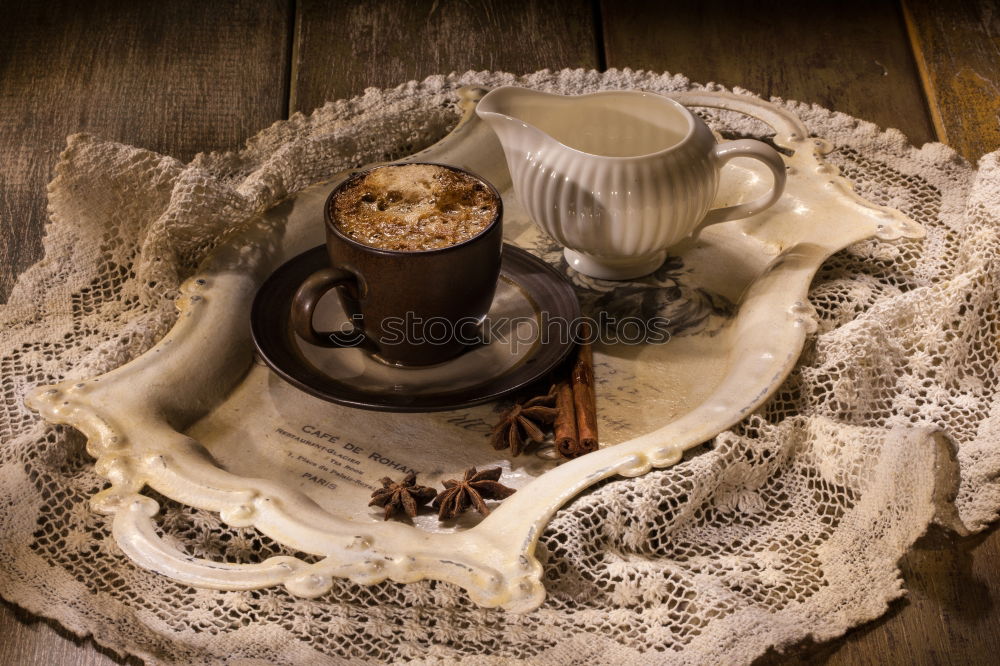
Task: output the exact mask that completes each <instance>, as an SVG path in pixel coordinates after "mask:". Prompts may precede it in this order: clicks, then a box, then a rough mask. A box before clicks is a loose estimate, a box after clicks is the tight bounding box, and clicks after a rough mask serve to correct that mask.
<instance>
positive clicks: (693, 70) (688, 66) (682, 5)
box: [601, 0, 935, 146]
mask: <svg viewBox="0 0 1000 666" xmlns="http://www.w3.org/2000/svg"><path fill="white" fill-rule="evenodd" d="M601 5H602V15H603V19H604V43H605V45H606V48H607V63H608V66H609V67H632V68H634V69H639V68H642V69H652V70H656V71H670V72H679V73H682V74H684V75H686V76H688V77H689V78H690V79H691V80H692V81H696V82H699V83H708V82H710V81H714V82H716V83H721V84H723V85H726V86H740V87H743V88H747V89H749V90H752V91H753V92H756V93H759V94H761V95H764V96H765V97H766V96H771V95H780V96H782V97H785V98H786V99H796V100H799V101H802V102H815V103H817V104H820V105H822V106H825V107H826V108H829V109H836V110H838V111H843V112H845V113H849V114H851V115H854V116H858V117H861V118H864V119H866V120H871V121H872V122H874V123H876V124H878V125H879V126H882V127H896V128H898V129H900V130H902V132H903V133H904V134H906V135H907V137H908V138H909V139H910V141H912V142H913V143H915V144H916V145H918V146H919V145H921V144H923V143H925V142H927V141H932V140H934V138H935V136H934V130H933V128H932V126H931V122H930V118H929V116H928V113H927V109H926V104H925V101H924V97H923V94H922V92H921V89H920V84H919V81H918V79H917V76H916V69H915V66H914V63H913V57H912V54H911V52H910V47H909V44H908V42H907V37H906V31H905V30H904V28H903V23H902V20H901V16H900V13H899V10H898V8H897V7H895V6H894V5H893V4H890V3H885V2H874V3H869V2H864V1H862V0H844V1H842V2H796V3H791V2H781V1H777V0H774V1H768V2H753V3H749V2H747V3H737V2H727V1H726V0H675V1H672V2H670V3H663V2H658V1H654V0H648V1H646V0H640V1H633V0H604V1H603V2H602V3H601Z"/></svg>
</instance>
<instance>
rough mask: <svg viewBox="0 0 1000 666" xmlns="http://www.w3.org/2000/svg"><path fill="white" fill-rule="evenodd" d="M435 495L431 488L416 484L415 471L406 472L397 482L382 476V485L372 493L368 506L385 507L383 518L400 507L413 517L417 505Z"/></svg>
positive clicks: (386, 517) (386, 518) (388, 516)
mask: <svg viewBox="0 0 1000 666" xmlns="http://www.w3.org/2000/svg"><path fill="white" fill-rule="evenodd" d="M435 496H437V491H436V490H434V489H433V488H429V487H427V486H418V485H417V473H416V472H407V474H406V476H405V477H403V480H402V481H399V482H396V481H393V480H392V479H390V478H389V477H387V476H386V477H383V478H382V487H381V488H379V489H378V490H376V491H375V492H373V493H372V501H371V502H369V503H368V506H382V507H385V516H384V518H383V520H389V519H390V518H392V516H393V515H394V514H395V513H396V512H397V511H399V510H400V509H402V510H403V512H404V513H405V514H406V515H407V516H409V517H410V518H413V517H415V516H416V515H417V507H419V506H421V505H423V504H427V503H428V502H430V501H431V500H432V499H434V497H435Z"/></svg>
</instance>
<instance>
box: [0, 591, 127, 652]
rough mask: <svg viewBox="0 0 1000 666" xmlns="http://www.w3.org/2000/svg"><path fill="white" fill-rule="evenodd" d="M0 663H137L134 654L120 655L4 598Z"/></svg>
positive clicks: (0, 618)
mask: <svg viewBox="0 0 1000 666" xmlns="http://www.w3.org/2000/svg"><path fill="white" fill-rule="evenodd" d="M0 664H11V665H12V666H13V665H14V664H16V665H17V666H51V665H57V666H58V665H60V664H73V665H74V666H113V665H114V664H127V665H128V666H138V665H139V664H142V660H141V659H139V658H137V657H128V658H126V659H121V658H120V657H118V656H117V655H115V654H114V653H112V652H110V651H108V650H105V649H104V648H99V647H97V646H96V645H95V644H94V643H93V641H91V640H89V639H81V638H77V637H76V636H74V635H73V634H71V633H70V632H69V631H67V630H66V629H63V628H62V627H61V626H60V625H59V624H58V623H57V622H54V621H52V620H44V619H42V618H39V617H35V616H33V615H31V614H30V613H28V612H27V611H24V610H22V609H20V608H17V607H16V606H13V605H11V604H8V603H7V602H0Z"/></svg>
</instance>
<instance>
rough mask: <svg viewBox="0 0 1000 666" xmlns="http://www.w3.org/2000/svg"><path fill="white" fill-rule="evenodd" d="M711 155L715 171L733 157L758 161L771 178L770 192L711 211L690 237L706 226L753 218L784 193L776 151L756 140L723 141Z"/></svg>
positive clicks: (784, 175)
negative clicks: (772, 178) (712, 155)
mask: <svg viewBox="0 0 1000 666" xmlns="http://www.w3.org/2000/svg"><path fill="white" fill-rule="evenodd" d="M713 153H714V156H715V162H716V167H717V168H719V169H722V166H723V165H724V164H725V163H726V162H728V161H729V160H731V159H733V158H734V157H752V158H754V159H755V160H760V161H761V162H763V163H764V164H765V165H766V166H767V168H769V169H770V170H771V173H772V174H773V175H774V184H773V185H772V186H771V190H770V191H769V192H768V193H767V194H764V195H763V196H760V197H757V198H756V199H754V200H753V201H747V202H746V203H739V204H736V205H734V206H724V207H722V208H713V209H712V210H710V211H708V214H707V215H706V216H705V219H703V220H702V221H701V223H700V224H699V225H698V226H697V228H696V229H695V231H694V236H697V235H698V234H699V233H701V230H702V229H704V228H705V227H707V226H708V225H710V224H717V223H719V222H727V221H729V220H736V219H739V218H742V217H750V216H751V215H755V214H757V213H759V212H761V211H762V210H766V209H768V208H770V207H771V206H772V205H774V203H775V202H776V201H777V200H778V199H779V198H780V197H781V194H782V192H784V191H785V180H787V176H786V174H785V162H784V161H783V160H782V159H781V155H780V154H779V153H778V151H777V150H775V149H774V148H772V147H771V146H769V145H767V144H766V143H764V142H763V141H757V140H755V139H739V140H737V141H726V142H724V143H720V144H716V146H715V148H713Z"/></svg>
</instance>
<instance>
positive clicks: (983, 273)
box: [0, 70, 1000, 664]
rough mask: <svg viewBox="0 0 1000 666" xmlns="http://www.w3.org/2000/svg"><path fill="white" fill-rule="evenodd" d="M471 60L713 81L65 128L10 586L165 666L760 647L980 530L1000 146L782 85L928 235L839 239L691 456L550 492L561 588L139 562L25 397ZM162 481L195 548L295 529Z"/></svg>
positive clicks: (78, 363) (2, 419)
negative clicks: (124, 128) (932, 550)
mask: <svg viewBox="0 0 1000 666" xmlns="http://www.w3.org/2000/svg"><path fill="white" fill-rule="evenodd" d="M469 84H474V85H483V86H496V85H502V84H516V85H526V86H531V87H537V88H541V89H546V90H552V91H556V92H561V93H583V92H589V91H594V90H599V89H604V88H643V89H647V90H653V91H661V92H670V91H679V90H685V89H689V88H694V87H697V86H693V85H692V84H690V83H689V82H688V80H687V79H685V78H684V77H682V76H670V75H657V74H652V73H644V72H633V71H630V70H613V71H610V72H606V73H597V72H593V71H584V70H573V71H570V70H567V71H563V72H558V73H552V72H548V71H544V72H538V73H536V74H533V75H530V76H527V77H520V78H519V77H514V76H512V75H509V74H501V73H471V72H470V73H467V74H464V75H461V76H456V75H452V76H447V77H445V76H435V77H431V78H429V79H427V80H425V81H423V82H421V83H416V82H411V83H408V84H406V85H403V86H400V87H398V88H395V89H392V90H376V89H369V90H368V91H366V93H365V94H364V95H363V96H361V97H358V98H355V99H352V100H349V101H339V102H335V103H329V104H327V105H326V106H324V107H323V108H321V109H319V110H317V111H316V112H314V113H313V114H312V115H310V116H303V115H301V114H296V115H295V116H293V117H292V118H291V119H290V120H288V121H284V122H279V123H276V124H275V125H273V126H272V127H270V128H268V129H266V130H264V131H263V132H261V133H260V134H259V135H258V136H257V137H255V138H254V139H252V140H251V141H250V142H249V143H248V144H247V146H246V148H245V149H244V150H242V151H239V152H236V153H225V154H203V155H199V156H197V157H196V158H195V159H194V160H193V161H192V162H191V163H189V164H183V163H181V162H179V161H177V160H174V159H172V158H170V157H166V156H162V155H157V154H155V153H152V152H149V151H146V150H142V149H139V148H133V147H129V146H123V145H120V144H116V143H111V142H107V141H102V140H99V139H97V138H94V137H90V136H85V135H76V136H73V137H70V140H69V144H68V147H67V149H66V151H65V152H64V153H63V154H62V156H61V158H60V160H59V163H58V165H57V169H56V173H57V176H56V178H55V180H54V181H53V182H52V184H51V185H50V187H49V201H50V209H49V210H50V218H51V222H50V224H49V226H48V227H47V235H46V238H45V258H44V259H43V260H42V261H41V262H39V263H38V264H36V265H35V266H33V267H32V268H31V269H29V270H28V271H26V272H25V273H24V274H23V275H22V276H21V278H20V279H19V281H18V283H17V285H16V286H15V289H14V291H13V292H12V294H11V297H10V300H9V303H8V304H7V305H5V306H0V325H2V327H3V329H4V331H5V335H4V336H3V339H2V341H0V373H2V376H3V401H2V403H0V437H2V439H3V443H4V445H3V447H2V448H0V483H2V491H0V498H2V502H3V509H2V510H0V571H2V576H0V594H2V595H3V596H4V597H5V598H7V599H9V600H11V601H13V602H15V603H17V604H19V605H21V606H23V607H25V608H27V609H28V610H30V611H32V612H34V613H37V614H40V615H44V616H47V617H50V618H54V619H56V620H58V621H59V622H60V623H61V624H63V625H64V626H66V627H67V628H68V629H70V630H71V631H73V632H75V633H77V634H81V635H86V634H92V635H93V636H94V638H95V639H96V640H97V642H98V643H100V644H102V645H104V646H107V647H108V648H111V649H113V650H116V651H119V652H123V653H130V654H135V655H138V656H140V657H143V658H144V659H147V660H148V661H150V662H155V663H176V664H199V663H217V662H219V661H222V660H226V661H228V662H229V663H246V664H249V663H258V662H259V663H269V664H297V663H311V664H316V663H341V662H343V661H345V660H359V661H360V660H373V661H378V660H381V661H399V660H415V661H421V662H428V661H431V662H432V661H436V660H444V661H468V662H470V663H493V662H497V663H500V662H508V661H510V660H511V659H519V658H523V659H529V658H530V659H531V661H532V663H564V662H566V661H569V660H571V659H573V658H577V659H579V658H581V657H585V658H586V659H587V660H588V661H597V662H603V663H628V662H633V661H636V660H639V659H650V658H655V659H657V660H658V661H660V662H669V663H677V664H688V663H690V664H695V663H712V662H722V661H724V662H726V663H740V662H748V661H750V660H752V659H753V658H754V657H756V656H757V655H759V654H760V653H762V652H763V651H765V650H766V649H768V648H769V647H772V646H776V647H778V648H780V647H782V646H786V645H789V644H791V643H794V642H797V641H800V640H803V639H805V638H812V639H814V640H826V639H829V638H833V637H835V636H838V635H840V634H842V633H843V632H844V631H846V630H847V629H848V628H850V627H851V626H854V625H856V624H859V623H861V622H864V621H866V620H869V619H872V618H875V617H877V616H879V615H880V614H882V613H883V612H885V610H886V608H887V604H888V602H889V601H891V600H892V599H894V598H896V597H898V596H899V595H901V594H903V586H902V581H901V579H900V576H899V571H898V569H897V566H896V563H897V561H898V560H899V558H900V557H901V556H902V555H903V553H904V552H905V551H906V550H907V549H908V548H909V546H910V545H911V544H912V543H913V541H914V540H915V539H916V538H917V537H918V536H919V535H920V534H921V533H923V532H924V530H925V529H926V527H927V526H928V524H929V523H930V522H931V521H932V520H935V519H936V520H938V521H939V522H942V523H945V524H946V525H948V526H950V527H952V528H954V529H957V530H960V531H961V530H965V529H968V530H980V529H983V528H984V527H985V526H986V525H987V524H988V523H989V522H990V521H992V520H994V519H995V518H996V516H997V511H998V509H1000V482H998V478H1000V441H998V439H1000V436H998V435H1000V395H998V384H1000V380H998V375H997V370H996V368H997V367H998V364H1000V347H998V344H997V340H998V339H1000V330H998V329H1000V317H998V315H997V306H996V304H997V303H998V302H1000V281H998V276H1000V271H998V267H997V262H998V257H1000V231H998V222H1000V219H998V217H1000V206H998V203H1000V201H998V199H1000V165H998V155H1000V153H994V154H991V155H987V156H986V157H984V158H983V159H982V161H981V162H980V165H979V169H978V171H976V170H974V169H973V168H972V167H970V166H969V165H968V164H967V163H966V162H964V161H963V160H962V159H961V158H960V157H958V156H957V155H956V154H955V153H954V152H953V151H952V150H951V149H949V148H947V147H945V146H942V145H940V144H929V145H926V146H924V147H923V148H921V149H915V148H913V147H912V146H910V145H908V144H907V142H906V141H905V139H904V137H903V136H902V135H901V134H900V133H899V132H897V131H895V130H889V131H887V132H881V131H879V130H878V129H877V128H876V127H875V126H873V125H871V124H870V123H866V122H863V121H860V120H857V119H855V118H852V117H849V116H846V115H843V114H839V113H833V112H830V111H827V110H824V109H821V108H818V107H814V106H807V105H802V104H796V103H792V102H780V101H779V103H781V104H785V105H786V106H788V107H789V108H791V109H792V110H793V111H795V112H796V113H797V114H799V116H800V117H801V118H802V119H803V120H804V121H805V123H806V124H807V125H808V126H809V127H810V129H811V130H812V132H814V133H815V134H816V135H818V136H822V137H824V138H826V139H828V140H830V141H831V142H832V143H833V144H834V145H835V146H836V150H835V151H834V152H833V153H832V154H831V155H830V156H828V159H829V160H830V161H832V162H833V163H835V164H836V165H837V166H839V167H840V168H841V170H842V171H843V172H844V173H845V174H846V175H847V176H848V177H849V178H851V179H852V180H853V181H854V182H855V183H856V185H857V188H858V190H859V191H860V192H861V193H862V194H863V195H864V196H865V197H867V198H869V199H871V200H873V201H875V202H878V203H881V204H887V205H890V206H894V207H896V208H899V209H901V210H902V211H903V212H905V213H906V214H907V215H909V216H910V217H912V218H913V219H915V220H917V221H918V222H920V223H921V224H923V225H924V227H925V228H926V229H927V232H928V234H927V238H926V239H924V240H922V241H906V242H903V243H900V244H897V245H891V244H885V243H879V242H875V241H870V242H864V243H860V244H858V245H856V246H853V247H851V248H848V249H847V250H845V251H843V252H841V253H839V254H837V255H835V256H834V257H833V258H832V259H831V260H830V261H828V262H827V263H826V264H825V266H824V268H823V270H822V271H821V273H820V274H819V275H818V276H817V278H816V280H815V282H814V284H813V288H812V291H811V295H810V298H811V301H812V303H813V305H814V306H815V307H816V310H817V311H818V313H819V315H820V328H819V331H818V332H817V334H816V335H815V336H814V338H813V339H811V340H810V341H809V342H808V343H807V347H806V351H805V353H804V355H803V357H802V360H801V362H800V364H799V367H798V368H797V370H796V371H795V372H794V373H793V374H792V376H791V377H790V378H789V379H788V381H787V382H786V383H785V385H784V386H783V387H782V389H781V390H780V391H779V393H778V394H777V395H776V396H775V397H774V398H773V399H772V400H771V401H769V402H768V403H767V405H766V406H765V407H764V408H762V409H761V410H759V411H758V413H756V414H754V415H752V416H750V417H749V418H747V419H746V420H745V421H744V422H743V423H741V424H739V426H738V427H736V428H733V429H732V430H731V431H729V432H726V433H723V434H721V435H720V436H718V437H717V438H716V439H715V440H714V441H712V442H710V443H708V444H707V445H705V446H703V447H701V448H700V449H699V450H696V451H694V452H691V453H689V455H688V456H686V458H685V459H684V460H683V461H682V462H681V463H679V464H678V465H676V466H675V467H672V468H669V469H666V470H662V471H655V472H651V473H649V474H647V475H646V476H643V477H641V478H637V479H627V480H624V479H623V480H615V481H610V482H607V483H605V484H603V485H601V486H600V487H597V488H595V489H592V490H591V491H590V492H588V493H587V494H585V495H583V496H581V497H579V498H577V499H576V500H575V501H574V502H572V503H571V504H570V505H568V506H567V507H566V508H565V509H563V510H561V511H560V512H558V513H557V515H556V516H555V517H554V519H553V520H552V522H551V524H550V525H549V526H548V528H547V530H546V532H545V534H544V536H543V537H542V539H541V542H540V546H539V548H540V550H541V554H542V555H543V557H544V561H545V567H546V573H545V584H546V587H547V589H548V598H547V600H546V601H545V603H544V605H543V606H542V607H541V608H540V609H538V610H537V611H534V612H532V613H528V614H524V615H515V614H510V613H505V612H503V611H498V610H489V609H483V608H478V607H476V606H474V605H473V604H472V603H471V602H470V601H469V600H468V598H467V597H466V595H465V594H464V593H463V592H462V591H461V590H460V589H458V588H456V587H453V586H451V585H448V584H443V583H437V582H427V581H424V582H419V583H414V584H407V585H403V584H397V583H381V584H378V585H374V586H370V587H361V586H357V585H353V584H351V583H349V582H345V581H340V582H338V583H337V584H336V585H335V587H334V590H333V592H331V593H330V594H327V595H325V596H323V597H321V598H319V599H312V600H309V599H302V598H296V597H292V596H290V595H289V594H287V593H286V592H284V591H283V590H281V589H269V590H262V591H253V592H218V591H211V590H195V589H192V588H188V587H185V586H183V585H179V584H177V583H174V582H172V581H170V580H169V579H167V578H164V577H161V576H159V575H157V574H154V573H151V572H148V571H145V570H142V569H140V568H138V567H136V566H133V565H132V564H131V563H130V561H129V560H128V559H127V558H125V556H124V555H122V554H121V552H120V551H119V550H118V548H117V546H116V545H115V544H114V541H113V539H112V538H111V535H110V526H109V521H108V520H107V519H106V518H105V517H103V516H99V515H96V514H94V513H92V512H91V511H90V509H89V506H88V499H89V498H90V497H91V496H92V495H93V494H94V493H95V492H97V491H98V490H99V489H100V488H101V487H102V486H103V485H104V484H103V480H102V479H101V477H99V476H98V475H97V474H96V473H95V472H94V470H93V465H92V460H91V459H90V458H89V456H88V455H87V453H86V451H85V441H84V438H83V437H82V435H80V434H79V433H77V432H75V431H73V430H71V429H68V428H62V427H57V426H50V425H47V424H45V423H42V422H40V421H39V419H38V418H37V416H36V415H35V414H33V413H31V412H29V411H28V410H27V409H26V408H25V407H24V406H23V404H22V397H23V395H24V394H25V392H26V391H27V390H28V389H30V388H31V387H33V386H35V385H37V384H40V383H54V382H57V381H61V380H63V379H66V378H71V377H81V378H83V377H90V376H93V375H95V374H98V373H101V372H105V371H108V370H110V369H112V368H114V367H116V366H118V365H121V364H122V363H125V362H127V361H128V360H130V359H132V358H134V357H135V356H137V355H138V354H141V353H142V352H143V351H144V350H146V349H147V348H149V347H150V346H151V345H152V344H153V343H154V341H156V340H157V339H158V338H159V337H160V336H162V335H163V334H164V333H165V332H166V331H167V330H168V329H169V328H170V326H171V325H172V323H173V320H174V314H175V311H174V306H173V298H174V296H175V295H176V293H177V287H178V285H179V284H180V282H181V280H183V279H184V278H185V277H186V276H188V275H189V274H190V273H191V272H192V271H193V270H194V268H195V267H196V266H197V265H198V263H199V261H200V260H201V259H202V258H203V257H204V256H205V254H206V253H207V252H208V251H209V250H210V249H211V248H212V247H213V246H215V245H216V244H217V243H218V242H219V241H220V240H221V239H223V238H225V236H226V235H227V234H228V233H231V232H232V231H233V230H234V229H238V228H240V227H241V226H242V225H245V224H247V223H248V221H249V220H251V219H252V218H253V217H254V216H255V215H257V214H258V213H259V212H261V211H262V210H265V209H266V208H268V207H270V206H272V205H274V204H275V203H277V202H278V201H280V200H281V199H283V198H284V197H287V196H288V195H289V194H292V193H294V192H296V191H298V190H301V189H302V188H304V187H306V186H308V185H311V184H313V183H316V182H319V181H322V180H324V179H327V178H329V177H331V176H332V175H333V174H335V173H337V172H339V171H341V170H343V169H345V168H349V167H354V166H360V165H361V164H363V163H366V162H371V161H376V160H387V159H394V158H397V157H400V156H403V155H406V154H409V153H412V152H414V151H416V150H418V149H420V148H422V147H424V146H427V145H429V144H431V143H433V142H434V141H435V140H436V139H437V138H439V137H440V136H442V135H443V134H444V133H445V132H446V131H447V130H448V128H449V127H451V126H452V125H453V124H454V123H455V122H456V121H457V117H458V116H457V111H456V109H455V105H454V102H455V100H456V95H455V90H456V88H458V87H459V86H461V85H469ZM740 92H745V91H740ZM747 94H749V93H747ZM706 119H707V120H708V121H709V123H710V124H711V125H712V126H713V127H714V128H715V129H717V130H719V131H720V132H722V133H723V134H724V135H726V136H736V135H757V134H759V133H760V132H761V131H762V126H758V125H756V124H755V122H751V121H749V120H748V119H746V118H745V117H742V116H739V115H737V114H733V113H724V112H720V113H712V114H707V115H706ZM938 431H940V433H944V434H943V435H942V434H935V433H937V432H938ZM945 435H946V436H945ZM157 499H158V500H159V501H160V502H161V504H162V505H163V506H164V507H165V510H164V512H163V514H162V515H161V516H160V518H159V521H160V523H159V524H160V529H161V530H162V532H163V535H164V537H165V538H167V539H168V540H171V541H173V542H175V543H176V544H177V545H179V546H180V547H182V548H184V549H186V550H187V551H188V552H191V553H192V554H194V555H196V556H200V557H209V558H217V559H229V560H235V561H260V560H263V559H266V558H267V557H270V556H272V555H274V554H278V553H280V552H282V548H281V547H280V546H278V545H276V544H274V543H272V542H270V541H268V540H267V539H266V538H264V537H262V536H260V535H259V534H257V533H255V532H253V531H251V530H246V529H233V528H227V527H224V526H222V525H221V524H220V522H219V519H218V517H217V516H215V515H211V514H208V513H204V512H200V511H196V510H192V509H189V508H186V507H183V506H180V505H177V504H175V503H172V502H170V501H168V500H165V499H164V498H157Z"/></svg>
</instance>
